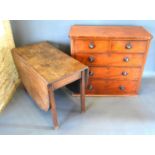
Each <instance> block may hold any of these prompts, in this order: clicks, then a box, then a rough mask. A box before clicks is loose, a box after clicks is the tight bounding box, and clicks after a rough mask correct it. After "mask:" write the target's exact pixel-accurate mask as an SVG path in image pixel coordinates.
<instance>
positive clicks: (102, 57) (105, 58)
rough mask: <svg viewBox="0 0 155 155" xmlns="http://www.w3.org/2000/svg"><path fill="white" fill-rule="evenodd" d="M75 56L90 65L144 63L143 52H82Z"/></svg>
mask: <svg viewBox="0 0 155 155" xmlns="http://www.w3.org/2000/svg"><path fill="white" fill-rule="evenodd" d="M75 58H76V59H77V60H79V61H80V62H82V63H84V64H85V65H88V66H116V67H117V66H124V67H127V66H128V67H129V66H134V67H138V66H139V67H140V66H142V65H143V59H144V55H143V54H92V55H91V54H81V53H78V54H76V55H75Z"/></svg>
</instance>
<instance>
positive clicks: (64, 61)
mask: <svg viewBox="0 0 155 155" xmlns="http://www.w3.org/2000/svg"><path fill="white" fill-rule="evenodd" d="M12 52H13V53H14V54H17V55H18V56H19V57H20V59H21V60H23V62H25V63H26V64H28V65H29V66H30V67H32V68H33V69H34V70H35V71H36V72H37V73H38V74H40V75H41V76H42V77H43V78H44V79H45V80H46V81H47V83H52V82H55V81H57V80H60V79H61V78H63V77H66V76H68V75H71V74H73V73H75V72H77V71H82V70H84V69H86V68H87V66H85V65H83V64H82V63H80V62H79V61H77V60H75V59H73V58H72V57H70V56H68V55H67V54H65V53H64V52H62V51H60V50H59V49H57V48H55V47H54V46H52V45H51V44H50V43H48V42H41V43H38V44H32V45H26V46H23V47H19V48H15V49H13V50H12Z"/></svg>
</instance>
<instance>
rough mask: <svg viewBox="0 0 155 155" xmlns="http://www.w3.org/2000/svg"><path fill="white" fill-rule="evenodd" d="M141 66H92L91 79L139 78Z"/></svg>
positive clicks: (90, 70)
mask: <svg viewBox="0 0 155 155" xmlns="http://www.w3.org/2000/svg"><path fill="white" fill-rule="evenodd" d="M140 75H141V68H130V67H90V68H89V77H90V79H109V80H138V79H139V77H140Z"/></svg>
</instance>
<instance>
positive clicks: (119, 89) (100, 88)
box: [86, 80, 138, 95]
mask: <svg viewBox="0 0 155 155" xmlns="http://www.w3.org/2000/svg"><path fill="white" fill-rule="evenodd" d="M137 89H138V83H137V81H115V80H90V81H89V83H88V85H87V88H86V94H90V95H91V94H96V95H107V94H108V95H123V94H137Z"/></svg>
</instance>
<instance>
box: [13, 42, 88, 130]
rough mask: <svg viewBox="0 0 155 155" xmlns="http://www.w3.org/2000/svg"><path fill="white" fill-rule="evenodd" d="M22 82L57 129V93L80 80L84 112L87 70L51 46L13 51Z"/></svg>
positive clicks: (30, 46) (34, 46) (32, 46)
mask: <svg viewBox="0 0 155 155" xmlns="http://www.w3.org/2000/svg"><path fill="white" fill-rule="evenodd" d="M12 54H13V58H14V61H15V64H16V66H17V69H18V72H19V75H20V78H21V80H22V82H23V84H24V87H25V89H26V90H27V92H28V93H29V95H30V96H31V97H32V98H33V99H34V101H35V102H36V103H37V104H38V106H39V107H40V108H41V109H43V110H44V111H48V110H49V108H50V109H51V112H52V118H53V124H54V128H57V127H58V120H57V112H56V104H55V100H54V90H56V89H58V88H61V87H63V86H65V85H67V84H69V83H72V82H74V81H76V80H79V79H81V80H82V85H81V87H83V88H81V90H82V92H81V98H82V100H81V109H82V111H84V110H85V108H84V107H85V100H84V97H85V94H84V89H85V81H86V79H87V78H86V74H87V72H88V67H87V66H85V65H83V64H81V63H80V62H78V61H77V60H75V59H73V58H71V57H70V56H68V55H67V54H65V53H63V52H62V51H60V50H58V49H57V48H55V47H54V46H52V45H51V44H50V43H48V42H41V43H38V44H32V45H26V46H23V47H19V48H15V49H13V50H12Z"/></svg>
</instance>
